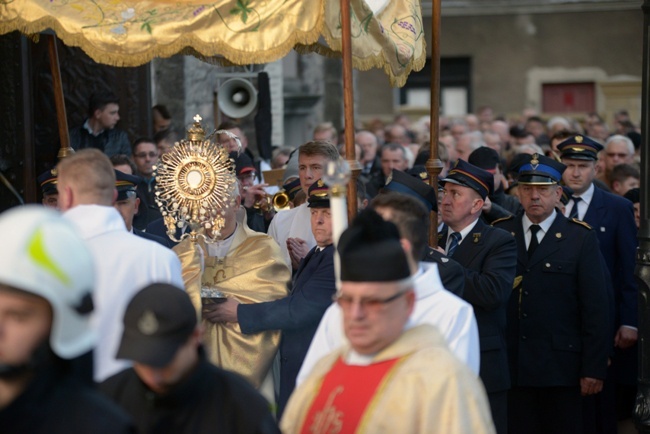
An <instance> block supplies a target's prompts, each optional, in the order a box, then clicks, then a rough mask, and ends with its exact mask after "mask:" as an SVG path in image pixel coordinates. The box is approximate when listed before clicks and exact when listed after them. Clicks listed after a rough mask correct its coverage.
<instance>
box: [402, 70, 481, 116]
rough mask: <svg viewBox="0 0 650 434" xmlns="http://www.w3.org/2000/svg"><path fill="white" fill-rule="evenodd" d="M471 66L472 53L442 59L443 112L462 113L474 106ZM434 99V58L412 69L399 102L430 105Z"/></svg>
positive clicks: (441, 94)
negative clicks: (432, 94)
mask: <svg viewBox="0 0 650 434" xmlns="http://www.w3.org/2000/svg"><path fill="white" fill-rule="evenodd" d="M471 73H472V68H471V59H470V58H469V57H443V58H441V59H440V114H441V115H442V116H460V115H465V114H467V113H469V111H470V110H471V104H470V101H471V96H472V87H471V83H472V74H471ZM430 102H431V59H427V63H426V64H425V66H424V68H422V70H421V71H417V72H411V74H410V75H409V78H408V81H407V82H406V84H405V85H404V87H402V88H401V89H400V101H399V103H400V105H406V106H411V107H428V106H429V104H430Z"/></svg>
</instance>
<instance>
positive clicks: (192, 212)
mask: <svg viewBox="0 0 650 434" xmlns="http://www.w3.org/2000/svg"><path fill="white" fill-rule="evenodd" d="M194 121H195V122H194V124H193V125H192V127H191V128H190V129H189V130H188V131H187V139H185V140H181V141H180V142H178V143H176V144H175V145H174V146H173V148H172V150H171V152H169V153H167V154H164V155H163V156H162V157H161V159H160V160H159V161H158V164H157V165H156V166H155V167H154V169H155V176H156V187H155V188H156V203H157V205H158V207H159V208H160V210H161V212H162V215H163V218H164V222H165V226H166V227H167V235H168V236H169V237H170V238H171V239H172V240H174V241H179V240H178V239H177V238H176V236H175V233H176V230H177V228H185V227H186V226H189V228H190V232H189V234H184V235H183V236H182V237H181V240H182V239H183V238H186V237H188V236H189V237H190V238H191V239H192V240H193V241H196V240H197V237H198V236H199V230H201V229H205V230H206V233H207V234H211V236H207V235H205V234H203V235H202V236H203V237H205V239H206V241H208V242H210V241H213V240H214V239H216V238H217V237H219V235H220V231H221V229H222V228H223V226H224V223H225V221H224V215H225V211H226V210H227V209H228V208H229V207H231V206H233V204H234V200H235V197H236V195H233V194H232V193H233V189H234V188H235V187H236V184H237V178H236V177H235V171H234V164H233V161H232V160H231V159H230V157H229V155H228V151H227V149H225V148H224V147H223V146H221V145H220V144H215V143H213V142H212V141H210V140H204V139H205V132H204V131H203V128H202V127H201V123H200V121H201V117H200V116H198V115H197V116H195V117H194ZM222 133H223V134H228V135H230V136H234V135H233V134H232V133H229V132H227V131H217V132H216V133H213V134H211V136H213V135H214V134H222Z"/></svg>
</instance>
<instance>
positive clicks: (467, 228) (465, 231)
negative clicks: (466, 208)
mask: <svg viewBox="0 0 650 434" xmlns="http://www.w3.org/2000/svg"><path fill="white" fill-rule="evenodd" d="M478 219H479V217H477V218H476V220H474V221H473V222H472V223H470V224H468V225H467V226H465V227H464V228H463V229H462V230H461V231H459V232H460V236H461V239H460V241H459V242H458V245H460V244H461V243H462V242H463V240H464V239H465V237H466V236H467V235H469V233H470V232H472V229H474V226H476V223H478ZM453 232H454V231H453V230H452V229H451V228H450V227H449V226H447V242H449V237H450V236H451V234H452V233H453ZM445 245H447V244H445Z"/></svg>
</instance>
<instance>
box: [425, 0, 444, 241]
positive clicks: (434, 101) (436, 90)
mask: <svg viewBox="0 0 650 434" xmlns="http://www.w3.org/2000/svg"><path fill="white" fill-rule="evenodd" d="M431 3H432V6H433V8H432V9H433V10H432V13H431V120H430V123H431V125H430V130H429V132H430V138H429V152H430V153H429V159H428V160H427V162H426V164H425V168H426V169H427V173H428V174H429V185H430V186H431V187H433V188H434V189H435V190H436V191H438V175H439V174H440V172H441V171H442V167H443V165H442V161H440V159H439V158H438V134H439V133H438V119H439V117H440V0H431ZM429 221H430V223H431V224H430V225H429V245H430V246H431V247H438V213H435V212H431V213H430V214H429Z"/></svg>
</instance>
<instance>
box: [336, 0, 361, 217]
mask: <svg viewBox="0 0 650 434" xmlns="http://www.w3.org/2000/svg"><path fill="white" fill-rule="evenodd" d="M340 3H341V44H342V46H341V56H342V57H343V109H344V116H345V118H344V128H345V158H346V160H347V163H348V165H349V166H350V174H351V176H350V182H349V183H348V188H347V199H348V221H350V222H351V221H352V220H353V219H354V217H355V216H356V215H357V178H358V177H359V175H360V174H361V164H359V162H358V161H357V158H356V155H355V154H356V153H355V150H354V133H355V131H354V88H353V84H352V36H351V35H352V28H351V27H352V26H351V23H350V0H341V2H340Z"/></svg>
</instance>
